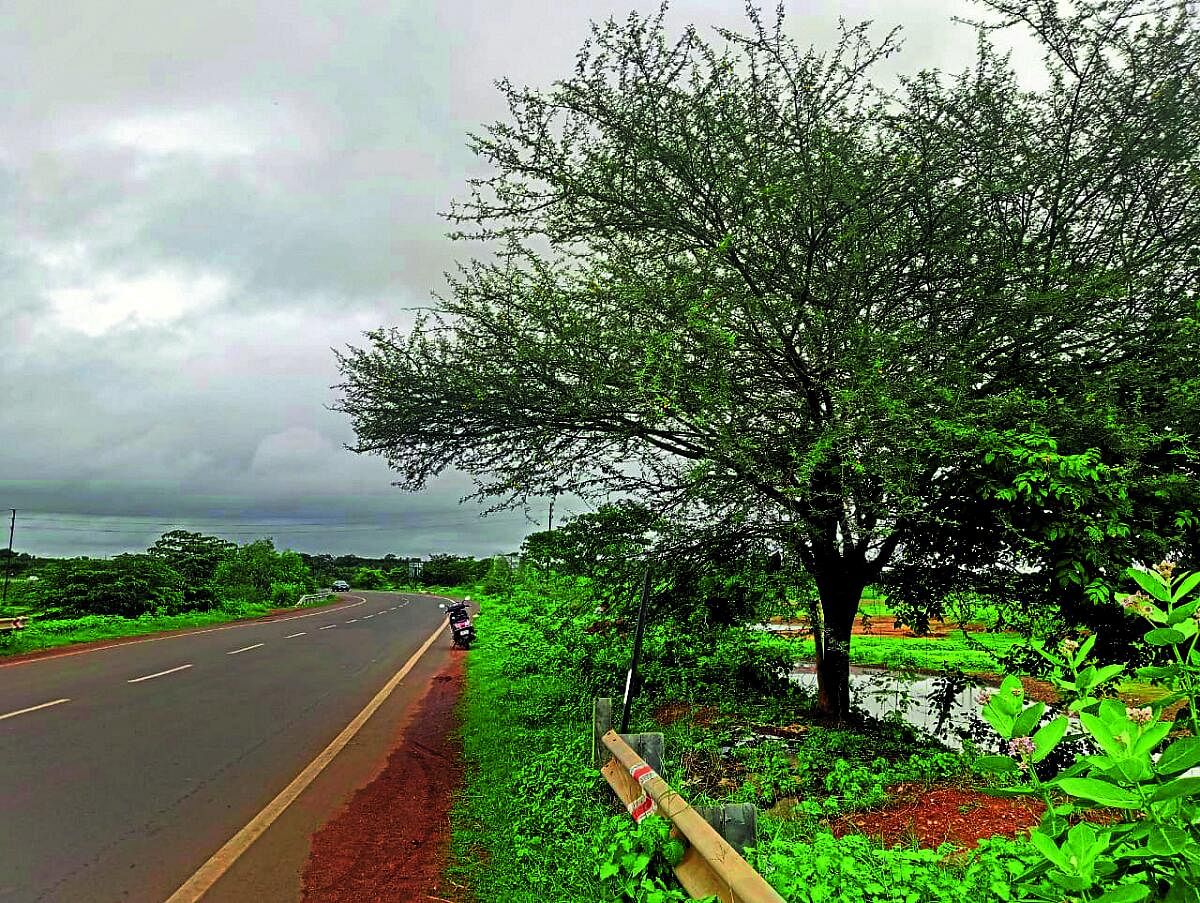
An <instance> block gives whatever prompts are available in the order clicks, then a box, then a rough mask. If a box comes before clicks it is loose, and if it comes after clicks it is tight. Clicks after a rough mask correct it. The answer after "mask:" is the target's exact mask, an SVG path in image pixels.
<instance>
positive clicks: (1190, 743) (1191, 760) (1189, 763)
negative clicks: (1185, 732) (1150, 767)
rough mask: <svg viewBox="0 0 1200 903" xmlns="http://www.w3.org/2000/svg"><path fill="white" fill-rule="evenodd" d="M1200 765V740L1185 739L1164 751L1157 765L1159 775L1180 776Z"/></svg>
mask: <svg viewBox="0 0 1200 903" xmlns="http://www.w3.org/2000/svg"><path fill="white" fill-rule="evenodd" d="M1196 765H1200V738H1197V737H1184V738H1183V739H1182V740H1176V741H1175V742H1174V743H1172V744H1171V745H1170V746H1168V747H1167V748H1166V749H1164V750H1163V754H1162V755H1161V756H1159V759H1158V762H1156V763H1155V766H1154V767H1155V769H1156V770H1157V771H1158V773H1159V774H1178V773H1179V772H1181V771H1187V770H1188V769H1189V768H1193V767H1195V766H1196Z"/></svg>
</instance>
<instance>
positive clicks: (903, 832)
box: [832, 784, 1046, 849]
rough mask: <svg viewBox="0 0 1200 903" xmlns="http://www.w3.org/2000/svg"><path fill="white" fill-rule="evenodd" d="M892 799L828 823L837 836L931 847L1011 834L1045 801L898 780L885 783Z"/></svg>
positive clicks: (1036, 817)
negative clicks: (892, 784)
mask: <svg viewBox="0 0 1200 903" xmlns="http://www.w3.org/2000/svg"><path fill="white" fill-rule="evenodd" d="M891 793H892V795H893V796H894V797H898V799H897V801H896V802H894V803H892V804H891V805H889V806H888V807H887V808H885V809H881V810H879V811H877V812H863V813H855V814H853V815H847V816H844V817H843V818H842V819H841V820H840V821H838V822H837V823H836V824H834V825H832V828H833V833H834V834H836V835H837V836H838V837H843V836H845V835H846V834H852V833H858V834H866V835H867V836H869V837H875V838H879V839H880V840H882V841H883V843H884V844H886V845H887V846H892V845H894V844H909V843H914V842H915V843H916V844H918V845H919V846H922V847H928V848H930V849H936V848H937V847H938V846H940V845H941V844H943V843H952V844H955V845H956V846H960V847H965V848H973V847H975V846H978V845H979V841H980V840H983V839H985V838H988V837H994V836H997V835H999V836H1002V837H1015V836H1016V835H1018V834H1021V833H1023V832H1025V831H1028V830H1029V829H1030V828H1032V827H1034V826H1035V825H1036V824H1037V823H1038V822H1039V821H1040V820H1041V817H1042V813H1043V812H1044V811H1045V808H1046V807H1045V806H1044V805H1043V804H1042V803H1041V802H1040V801H1039V800H1033V799H1029V798H1026V797H996V796H988V795H987V794H986V793H981V792H979V791H978V790H968V789H964V788H962V787H935V788H933V789H932V790H923V789H922V788H921V787H920V785H913V784H900V785H897V786H896V787H893V788H892V789H891Z"/></svg>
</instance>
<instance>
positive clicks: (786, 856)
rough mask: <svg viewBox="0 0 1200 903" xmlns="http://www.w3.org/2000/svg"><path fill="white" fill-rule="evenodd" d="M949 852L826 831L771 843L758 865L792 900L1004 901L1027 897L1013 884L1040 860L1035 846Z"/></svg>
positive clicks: (996, 843)
mask: <svg viewBox="0 0 1200 903" xmlns="http://www.w3.org/2000/svg"><path fill="white" fill-rule="evenodd" d="M945 855H946V851H937V850H921V849H911V850H910V849H902V848H897V849H894V850H884V849H880V848H879V846H878V844H876V843H875V842H874V841H872V840H870V839H869V838H866V837H863V836H861V835H857V834H849V835H847V836H845V837H843V838H841V839H840V840H839V839H838V838H836V837H834V836H833V835H832V834H828V833H819V834H817V835H816V836H815V837H813V838H812V840H811V842H786V841H779V840H776V841H774V842H768V843H766V844H764V845H762V847H761V848H760V849H759V851H758V856H757V864H758V867H759V869H760V871H762V872H763V873H764V874H765V875H766V877H767V878H768V880H769V881H770V882H771V884H772V885H773V886H774V887H775V889H776V890H778V891H779V892H780V893H781V894H782V895H783V897H784V898H785V899H786V900H787V901H788V903H942V901H946V903H999V901H1015V900H1019V899H1022V898H1021V897H1020V896H1018V895H1017V894H1015V893H1014V892H1013V891H1011V890H1010V889H1009V888H1010V884H1011V883H1012V882H1013V881H1014V879H1015V878H1016V877H1017V876H1018V875H1020V874H1022V873H1023V872H1024V871H1025V870H1026V869H1027V868H1028V867H1029V865H1031V864H1032V860H1033V856H1031V853H1030V851H1029V848H1028V847H1027V846H1025V845H1022V844H1015V843H1011V842H1007V841H1001V840H992V841H985V842H984V843H983V844H981V846H980V848H979V849H978V850H976V851H974V852H973V853H971V854H970V855H969V856H968V857H967V858H966V859H965V861H964V860H958V862H957V864H955V865H948V864H947V863H946V861H945Z"/></svg>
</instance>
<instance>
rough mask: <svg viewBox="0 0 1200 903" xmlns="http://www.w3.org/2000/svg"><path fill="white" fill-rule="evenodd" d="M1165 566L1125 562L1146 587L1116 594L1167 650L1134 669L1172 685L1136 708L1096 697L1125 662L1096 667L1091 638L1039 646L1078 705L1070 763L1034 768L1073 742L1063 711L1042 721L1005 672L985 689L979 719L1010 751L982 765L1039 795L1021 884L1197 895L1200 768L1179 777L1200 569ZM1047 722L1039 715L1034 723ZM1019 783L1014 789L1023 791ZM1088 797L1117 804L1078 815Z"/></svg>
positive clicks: (1140, 895)
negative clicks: (1103, 813)
mask: <svg viewBox="0 0 1200 903" xmlns="http://www.w3.org/2000/svg"><path fill="white" fill-rule="evenodd" d="M1172 571H1173V568H1172V567H1171V566H1170V565H1163V566H1160V570H1159V572H1158V573H1157V574H1150V573H1147V572H1144V571H1139V570H1132V569H1131V571H1130V576H1131V577H1132V578H1133V579H1134V580H1136V581H1137V583H1138V584H1139V586H1140V587H1141V588H1142V590H1143V591H1144V592H1142V593H1138V594H1135V595H1133V596H1131V597H1129V598H1127V599H1125V600H1124V601H1123V602H1122V606H1123V607H1125V608H1126V609H1127V610H1128V611H1130V612H1131V613H1132V614H1135V615H1137V616H1139V617H1142V618H1144V619H1145V620H1146V621H1148V622H1149V624H1150V628H1151V629H1150V630H1149V631H1147V632H1146V634H1145V641H1146V643H1147V645H1149V646H1153V647H1161V648H1163V649H1164V650H1169V652H1170V654H1169V655H1168V656H1165V657H1164V658H1165V661H1166V664H1162V665H1155V666H1151V667H1146V668H1142V669H1140V670H1139V671H1138V676H1139V677H1141V678H1143V679H1145V680H1149V681H1151V682H1153V683H1157V684H1159V685H1160V686H1164V687H1165V688H1166V689H1167V690H1168V691H1169V692H1168V693H1167V695H1166V696H1164V697H1163V698H1161V699H1159V700H1157V701H1156V702H1154V703H1152V704H1150V705H1148V706H1144V707H1127V706H1125V705H1124V704H1123V703H1121V702H1119V701H1117V700H1115V699H1105V698H1101V694H1102V693H1103V692H1104V691H1105V685H1106V684H1108V683H1110V682H1111V681H1113V680H1115V679H1116V678H1117V677H1118V676H1119V675H1120V673H1121V672H1122V671H1123V670H1124V666H1122V665H1109V666H1106V667H1097V666H1095V665H1094V664H1092V663H1091V662H1090V661H1089V656H1090V654H1091V652H1092V648H1093V646H1094V645H1095V642H1096V636H1095V635H1092V636H1090V637H1088V638H1087V639H1086V640H1084V641H1083V642H1082V643H1080V642H1078V641H1075V640H1070V639H1068V640H1065V641H1063V642H1062V643H1061V644H1060V645H1059V647H1058V649H1057V650H1055V651H1053V652H1052V651H1049V650H1046V649H1042V650H1041V654H1042V655H1043V656H1044V657H1045V658H1046V659H1047V660H1048V661H1049V662H1051V664H1052V665H1053V666H1054V668H1055V671H1056V676H1055V683H1056V684H1057V685H1058V686H1059V688H1060V689H1062V690H1063V691H1064V692H1065V693H1066V694H1067V697H1068V707H1069V709H1070V710H1071V711H1074V712H1077V713H1078V719H1079V724H1080V725H1081V726H1082V728H1083V732H1084V738H1085V739H1086V740H1087V742H1088V743H1089V744H1090V745H1091V747H1092V749H1093V753H1092V754H1091V755H1086V756H1083V757H1081V758H1080V759H1079V760H1078V761H1077V762H1076V763H1075V765H1073V766H1072V767H1070V768H1067V769H1066V770H1064V771H1062V772H1060V773H1058V774H1056V775H1054V776H1053V777H1044V776H1043V775H1042V774H1040V773H1039V772H1040V770H1041V769H1039V765H1041V763H1043V762H1045V761H1046V760H1047V758H1048V757H1049V756H1050V755H1051V754H1052V753H1053V752H1054V751H1055V749H1056V748H1057V747H1058V746H1059V745H1060V744H1062V743H1063V742H1064V740H1070V739H1072V737H1071V736H1070V735H1071V734H1072V733H1073V731H1074V729H1073V725H1072V722H1071V720H1070V719H1069V718H1068V716H1067V715H1058V716H1057V717H1054V718H1051V719H1049V720H1045V719H1044V716H1045V714H1046V705H1045V704H1044V703H1041V702H1035V703H1032V704H1030V705H1026V704H1025V698H1024V692H1023V689H1022V686H1021V682H1020V681H1019V680H1018V679H1017V678H1015V677H1007V678H1005V680H1004V681H1003V682H1002V683H1001V685H1000V689H999V690H998V691H997V692H996V693H994V694H990V698H989V699H988V700H987V704H986V705H985V707H984V717H985V718H986V719H987V720H988V722H989V723H990V724H991V725H992V727H993V728H995V730H996V732H997V733H998V734H999V735H1000V737H1001V738H1002V739H1004V740H1006V741H1007V752H1008V753H1009V755H1008V756H992V757H988V758H987V759H984V760H981V764H984V765H985V766H987V767H992V768H995V769H996V770H998V771H1002V772H1006V773H1009V774H1012V775H1024V776H1025V777H1026V778H1027V783H1026V784H1025V785H1024V787H1023V788H1020V790H1023V792H1025V793H1028V794H1034V795H1038V796H1041V797H1042V799H1043V800H1044V801H1045V803H1046V806H1047V809H1046V815H1045V816H1044V817H1043V819H1042V823H1041V824H1040V825H1039V826H1038V828H1037V829H1036V830H1035V831H1034V832H1033V834H1032V835H1031V841H1032V842H1033V845H1034V846H1035V847H1036V849H1037V850H1038V851H1039V852H1040V853H1041V856H1042V860H1041V861H1040V862H1039V863H1038V864H1037V866H1036V867H1035V868H1034V869H1031V870H1030V871H1029V873H1028V874H1027V875H1025V876H1023V878H1022V881H1023V882H1024V881H1030V880H1035V879H1036V880H1041V877H1042V876H1045V877H1046V878H1048V879H1049V881H1051V882H1053V884H1054V885H1055V886H1056V887H1057V888H1058V891H1059V893H1060V894H1065V895H1068V896H1069V897H1070V898H1071V899H1079V900H1094V901H1097V903H1099V901H1103V903H1136V901H1140V900H1162V901H1167V903H1174V901H1179V903H1183V901H1186V900H1196V899H1200V777H1188V776H1185V774H1186V773H1187V772H1188V771H1189V770H1190V769H1192V768H1195V767H1196V766H1198V765H1200V738H1197V736H1196V730H1197V723H1196V717H1197V714H1196V713H1197V704H1198V702H1200V648H1198V645H1197V643H1198V641H1200V625H1198V623H1197V613H1198V612H1200V594H1195V595H1193V594H1194V591H1195V590H1196V588H1197V587H1198V586H1200V574H1190V575H1187V576H1184V577H1181V578H1179V579H1178V580H1176V579H1174V577H1173V574H1172ZM1178 701H1186V703H1187V709H1188V712H1189V713H1190V724H1189V729H1188V730H1186V731H1184V732H1183V733H1182V735H1181V736H1177V737H1176V738H1174V739H1172V737H1171V734H1172V731H1173V730H1175V725H1174V724H1173V723H1172V722H1170V721H1165V720H1162V710H1163V707H1164V706H1166V705H1170V704H1171V703H1174V702H1178ZM1043 722H1044V723H1043ZM1020 790H1018V791H1017V792H1020ZM1096 806H1102V807H1108V808H1110V809H1113V810H1116V811H1118V812H1120V813H1121V816H1120V817H1119V818H1118V820H1115V821H1113V820H1109V821H1106V823H1105V824H1104V825H1103V826H1096V825H1092V824H1089V823H1088V822H1087V821H1081V820H1080V814H1081V813H1082V812H1084V811H1085V810H1088V809H1091V808H1093V807H1096Z"/></svg>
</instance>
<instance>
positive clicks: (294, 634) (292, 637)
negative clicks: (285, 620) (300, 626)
mask: <svg viewBox="0 0 1200 903" xmlns="http://www.w3.org/2000/svg"><path fill="white" fill-rule="evenodd" d="M307 632H308V631H306V630H301V631H300V632H299V633H289V634H288V635H287V636H285V637H284V639H285V640H294V639H295V638H296V637H298V636H304V635H305V634H306V633H307Z"/></svg>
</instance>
